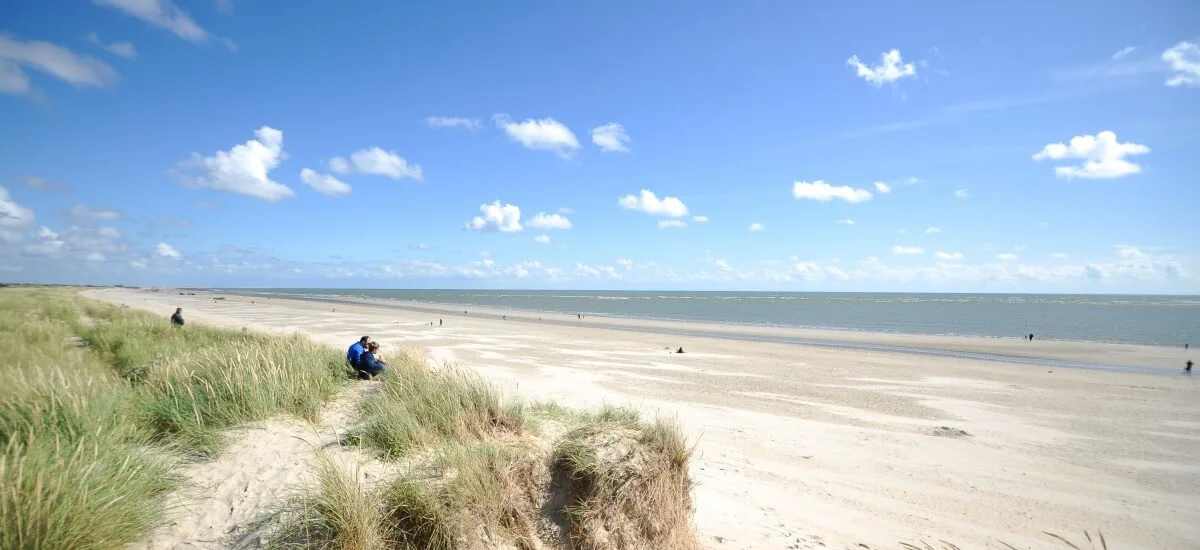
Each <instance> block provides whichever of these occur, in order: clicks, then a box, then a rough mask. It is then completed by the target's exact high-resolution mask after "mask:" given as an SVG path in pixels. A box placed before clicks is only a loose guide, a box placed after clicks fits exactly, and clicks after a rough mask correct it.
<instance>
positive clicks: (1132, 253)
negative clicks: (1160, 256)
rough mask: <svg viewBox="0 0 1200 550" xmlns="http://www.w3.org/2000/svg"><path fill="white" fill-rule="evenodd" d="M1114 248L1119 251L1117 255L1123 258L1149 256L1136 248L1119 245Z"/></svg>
mask: <svg viewBox="0 0 1200 550" xmlns="http://www.w3.org/2000/svg"><path fill="white" fill-rule="evenodd" d="M1113 248H1116V249H1117V255H1118V256H1120V257H1122V258H1145V257H1146V256H1147V254H1146V253H1145V252H1142V249H1141V248H1138V247H1136V246H1130V245H1127V244H1118V245H1116V246H1114V247H1113Z"/></svg>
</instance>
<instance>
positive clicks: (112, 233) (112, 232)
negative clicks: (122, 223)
mask: <svg viewBox="0 0 1200 550" xmlns="http://www.w3.org/2000/svg"><path fill="white" fill-rule="evenodd" d="M96 236H98V237H100V238H102V239H120V238H121V230H120V229H117V228H115V227H101V228H100V229H97V230H96Z"/></svg>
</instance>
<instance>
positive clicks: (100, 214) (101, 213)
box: [71, 204, 122, 220]
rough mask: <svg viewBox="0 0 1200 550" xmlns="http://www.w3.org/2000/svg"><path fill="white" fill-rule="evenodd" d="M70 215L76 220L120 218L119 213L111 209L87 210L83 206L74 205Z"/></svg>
mask: <svg viewBox="0 0 1200 550" xmlns="http://www.w3.org/2000/svg"><path fill="white" fill-rule="evenodd" d="M71 215H72V216H75V217H76V218H94V219H97V220H119V219H121V218H122V215H121V212H119V211H117V210H113V209H111V208H102V207H98V208H88V207H87V206H86V205H83V204H76V205H75V206H72V207H71Z"/></svg>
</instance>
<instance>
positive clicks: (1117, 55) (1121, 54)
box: [1112, 46, 1137, 60]
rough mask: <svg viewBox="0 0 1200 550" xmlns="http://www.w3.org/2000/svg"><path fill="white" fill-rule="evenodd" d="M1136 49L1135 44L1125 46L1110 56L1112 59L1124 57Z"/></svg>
mask: <svg viewBox="0 0 1200 550" xmlns="http://www.w3.org/2000/svg"><path fill="white" fill-rule="evenodd" d="M1136 49H1137V46H1129V47H1126V48H1122V49H1121V51H1119V52H1117V53H1114V54H1113V55H1112V58H1113V59H1114V60H1117V59H1121V58H1122V57H1125V56H1127V55H1129V54H1131V53H1133V50H1136Z"/></svg>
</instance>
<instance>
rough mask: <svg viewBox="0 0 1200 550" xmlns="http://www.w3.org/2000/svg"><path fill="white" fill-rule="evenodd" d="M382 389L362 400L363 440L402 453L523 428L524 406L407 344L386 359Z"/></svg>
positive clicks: (360, 433)
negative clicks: (434, 364)
mask: <svg viewBox="0 0 1200 550" xmlns="http://www.w3.org/2000/svg"><path fill="white" fill-rule="evenodd" d="M380 380H381V388H380V391H379V392H378V393H377V394H375V395H373V396H371V397H369V398H367V399H366V400H364V401H363V404H362V410H361V416H362V418H363V419H364V422H363V425H362V426H361V428H360V429H359V430H357V432H356V438H357V440H358V441H359V442H361V443H362V444H363V445H364V446H366V447H368V448H373V449H375V450H378V451H380V452H382V453H383V454H384V455H386V456H387V457H388V458H393V459H394V458H399V457H402V456H404V455H405V454H406V453H408V452H409V451H410V450H412V449H414V448H417V447H429V446H433V445H435V444H437V443H439V442H443V441H455V442H459V441H466V440H472V439H480V438H483V437H485V436H488V435H491V434H496V433H516V432H519V431H520V430H522V429H524V426H525V422H526V419H525V414H524V407H523V406H522V405H521V404H520V403H518V402H509V403H506V402H504V400H503V398H502V396H501V394H500V391H499V390H498V389H496V388H495V387H494V386H492V385H491V384H489V383H487V382H486V381H484V380H483V379H482V378H480V377H479V375H477V374H475V373H474V372H472V371H467V370H462V369H458V368H456V367H453V366H445V367H443V368H441V369H438V370H432V369H430V368H429V366H428V365H427V361H426V359H425V357H424V355H423V354H422V353H420V352H419V351H417V350H411V349H410V350H404V351H402V352H401V353H400V354H399V355H398V356H397V357H396V358H394V359H393V360H391V361H390V362H389V364H388V373H387V374H386V375H384V376H382V377H380Z"/></svg>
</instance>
